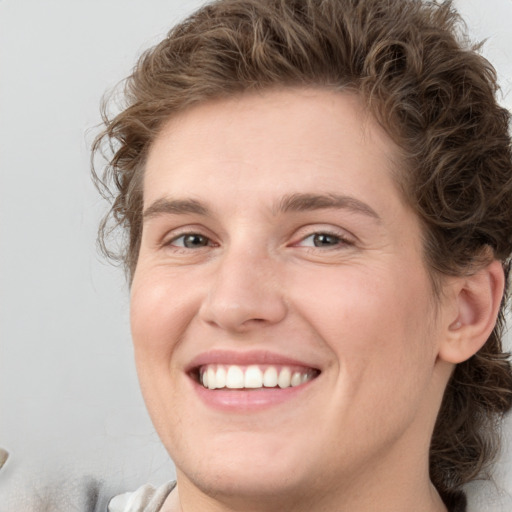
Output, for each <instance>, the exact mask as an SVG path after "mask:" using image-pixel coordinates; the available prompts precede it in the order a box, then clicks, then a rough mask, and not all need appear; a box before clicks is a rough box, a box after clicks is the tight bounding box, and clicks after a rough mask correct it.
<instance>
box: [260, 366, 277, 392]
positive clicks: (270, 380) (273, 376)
mask: <svg viewBox="0 0 512 512" xmlns="http://www.w3.org/2000/svg"><path fill="white" fill-rule="evenodd" d="M263 385H264V386H265V387H266V388H275V387H276V386H277V370H276V369H275V368H274V367H273V366H269V367H268V368H267V369H266V370H265V373H264V374H263Z"/></svg>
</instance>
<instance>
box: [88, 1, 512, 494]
mask: <svg viewBox="0 0 512 512" xmlns="http://www.w3.org/2000/svg"><path fill="white" fill-rule="evenodd" d="M478 49H479V48H478V47H477V46H472V45H471V44H470V42H469V40H468V39H467V37H466V36H465V35H464V30H463V24H462V23H461V20H460V17H459V15H458V14H457V13H456V11H455V10H454V8H453V6H452V3H451V2H449V1H447V2H444V3H441V4H439V3H438V2H432V1H421V0H219V1H217V2H214V3H212V4H209V5H207V6H205V7H203V8H202V9H200V10H199V11H197V12H196V13H195V14H193V15H192V16H191V17H189V18H188V19H187V20H185V21H184V22H182V23H181V24H179V25H178V26H176V27H175V28H174V29H172V30H171V32H170V33H169V34H168V36H167V37H166V38H165V39H164V40H163V41H162V42H161V43H160V44H158V45H157V46H155V47H154V48H151V49H150V50H148V51H147V52H146V53H145V54H143V55H142V57H141V58H140V60H139V61H138V64H137V65H136V67H135V69H134V71H133V73H132V75H131V76H130V77H128V79H127V81H126V82H125V89H124V98H125V101H126V104H125V105H124V107H123V110H122V111H121V112H120V113H119V114H117V115H114V116H109V115H108V114H107V113H106V110H107V107H106V106H105V105H104V111H103V112H104V122H105V125H106V128H105V130H104V131H103V133H101V134H100V135H99V136H98V138H97V139H96V141H95V143H94V147H93V154H94V152H98V151H102V150H104V149H105V143H108V145H107V150H108V152H109V155H110V156H109V163H108V165H107V167H106V169H105V171H104V173H103V174H102V177H101V178H100V177H98V175H97V174H96V173H94V176H95V178H96V182H97V185H98V187H99V188H100V190H102V191H103V193H104V194H106V195H109V197H110V198H111V200H112V207H111V210H110V212H109V214H108V215H107V217H106V218H105V220H104V222H103V224H102V225H101V228H100V237H99V240H100V244H101V246H102V248H103V250H104V251H105V253H106V254H107V255H108V256H110V257H112V258H115V257H117V258H119V259H120V260H121V261H122V262H123V263H124V265H125V267H126V270H127V273H128V276H129V278H130V279H131V277H132V275H133V272H134V269H135V267H136V265H137V258H138V252H139V245H140V239H141V230H142V227H141V218H142V204H143V190H142V176H143V173H144V165H145V159H146V156H147V154H148V150H149V148H150V146H151V144H152V142H153V141H154V140H155V137H156V135H157V134H158V133H159V130H160V129H161V128H162V125H163V124H164V123H165V122H166V121H167V120H168V119H169V118H170V117H172V116H173V115H175V114H176V113H177V112H180V111H183V110H184V109H186V108H188V107H190V106H191V105H192V104H196V103H198V102H204V101H208V100H210V99H214V98H219V97H227V96H232V95H233V94H237V93H242V92H247V91H249V92H250V91H255V90H261V89H268V88H272V87H286V86H295V87H296V86H306V87H307V86H314V87H326V88H333V89H336V90H350V91H354V92H356V93H357V94H358V95H359V96H360V97H361V98H362V100H363V101H364V102H365V104H366V105H367V108H368V111H369V112H370V113H372V114H373V115H374V116H375V118H376V119H377V120H378V121H379V122H380V123H381V124H382V126H383V127H384V128H385V129H386V131H387V132H388V133H389V134H390V136H391V137H392V138H393V140H394V141H395V142H396V143H397V144H398V146H399V147H400V149H401V153H402V154H401V156H402V158H403V162H404V164H405V165H403V166H402V167H403V168H404V169H403V170H402V171H401V172H400V174H399V176H398V177H397V181H398V183H399V185H400V186H401V189H402V191H403V193H404V197H405V198H406V200H407V201H408V202H409V203H410V204H411V206H412V207H413V208H414V210H415V211H416V212H417V215H418V217H419V219H420V220H421V222H422V223H423V226H424V247H425V259H426V262H427V263H428V266H429V268H430V273H431V275H432V278H433V279H432V281H433V289H434V291H437V292H439V289H440V288H439V283H440V282H441V280H442V276H445V275H465V274H469V273H471V272H474V271H475V269H477V268H478V266H479V265H481V264H482V262H483V258H484V256H485V255H487V257H489V253H492V258H494V259H498V260H500V261H502V263H503V267H504V270H505V273H506V275H508V268H509V263H510V255H511V252H512V154H511V153H512V152H511V140H510V134H509V113H508V112H507V110H505V109H504V108H502V107H500V106H499V105H498V103H497V101H496V92H497V83H496V76H495V71H494V69H493V68H492V66H491V65H490V64H489V62H487V61H486V60H485V59H484V58H483V57H482V56H481V55H480V54H479V53H478ZM93 172H94V171H93ZM115 227H121V228H123V231H124V232H125V233H126V235H127V240H126V243H125V244H124V245H123V244H122V247H121V251H119V252H116V251H113V250H112V249H111V248H108V247H107V245H106V243H105V240H106V237H107V236H108V234H109V233H110V231H111V230H112V229H113V228H115ZM489 248H490V249H491V250H489ZM506 298H507V293H505V296H504V297H503V301H502V307H501V310H500V313H499V317H498V320H497V323H496V326H495V328H494V330H493V332H492V334H491V336H490V337H489V339H488V340H487V342H486V343H485V345H484V346H483V348H482V349H481V350H480V351H479V352H478V353H477V354H476V355H475V356H473V357H472V358H470V359H469V360H468V361H465V362H463V363H461V364H459V365H457V366H456V368H455V371H454V373H453V375H452V378H451V380H450V382H449V384H448V387H447V389H446V392H445V396H444V400H443V403H442V406H441V410H440V413H439V416H438V419H437V424H436V426H435V430H434V433H433V438H432V443H431V449H430V471H431V479H432V481H433V483H434V485H435V486H436V487H437V489H438V490H439V491H440V492H441V493H442V494H446V493H448V492H450V491H453V490H455V489H457V488H458V487H460V486H461V485H462V484H464V483H466V482H468V481H470V480H472V479H474V478H476V477H477V476H478V475H481V474H482V471H483V470H484V469H485V468H486V466H487V465H488V464H489V463H490V461H492V459H493V457H494V456H495V454H496V451H497V447H498V441H499V424H500V419H501V417H502V415H503V414H504V413H505V412H506V411H508V410H509V409H510V408H511V407H512V372H511V367H510V362H509V359H508V355H507V354H505V353H504V352H503V349H502V344H501V341H502V335H503V329H504V311H505V306H506Z"/></svg>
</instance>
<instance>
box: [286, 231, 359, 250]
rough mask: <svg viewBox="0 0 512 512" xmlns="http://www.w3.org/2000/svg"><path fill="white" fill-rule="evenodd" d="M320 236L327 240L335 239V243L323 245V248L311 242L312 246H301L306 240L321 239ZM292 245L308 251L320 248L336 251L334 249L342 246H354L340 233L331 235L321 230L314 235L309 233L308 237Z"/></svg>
mask: <svg viewBox="0 0 512 512" xmlns="http://www.w3.org/2000/svg"><path fill="white" fill-rule="evenodd" d="M321 236H323V237H327V238H331V239H335V241H336V243H334V244H328V245H325V246H317V245H314V242H313V245H301V244H302V243H304V241H305V240H307V239H308V238H312V239H314V237H321ZM294 245H296V246H299V247H300V246H302V247H307V248H309V249H321V248H326V249H336V248H339V247H342V246H351V245H354V244H353V242H352V241H351V240H349V239H348V238H347V237H345V236H343V235H341V234H340V233H333V232H331V231H328V230H322V231H316V232H314V233H310V234H309V235H307V236H305V237H303V238H301V239H300V240H299V242H298V243H296V244H294Z"/></svg>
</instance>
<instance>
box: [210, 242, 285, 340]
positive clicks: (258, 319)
mask: <svg viewBox="0 0 512 512" xmlns="http://www.w3.org/2000/svg"><path fill="white" fill-rule="evenodd" d="M216 264H217V265H216V266H215V269H214V276H213V277H212V280H211V286H210V287H209V288H208V289H207V293H206V296H205V298H204V300H203V302H202V304H201V308H200V316H201V318H202V319H203V320H204V321H206V322H207V323H209V324H212V325H215V326H217V327H220V328H222V329H224V330H227V331H232V332H245V331H249V330H251V329H254V328H256V327H261V326H267V325H273V324H276V323H278V322H280V321H281V320H282V319H283V318H284V317H285V316H286V313H287V306H286V302H285V299H284V290H283V287H282V279H281V276H280V273H279V269H278V263H277V262H276V261H273V260H272V257H271V256H270V255H268V254H266V253H264V252H263V251H261V252H259V251H258V252H256V251H251V250H250V249H249V250H242V251H231V252H228V253H226V254H225V255H224V256H221V257H220V258H219V260H218V261H217V262H216Z"/></svg>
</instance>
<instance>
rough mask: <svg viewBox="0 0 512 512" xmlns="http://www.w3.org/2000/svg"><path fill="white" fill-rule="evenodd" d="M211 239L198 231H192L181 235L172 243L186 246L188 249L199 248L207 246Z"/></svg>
mask: <svg viewBox="0 0 512 512" xmlns="http://www.w3.org/2000/svg"><path fill="white" fill-rule="evenodd" d="M209 242H210V240H209V239H208V238H207V237H206V236H203V235H198V234H197V233H190V234H188V235H181V236H179V237H178V238H175V239H174V240H173V241H172V245H174V246H176V247H185V248H187V249H197V248H199V247H206V246H207V245H208V244H209Z"/></svg>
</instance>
